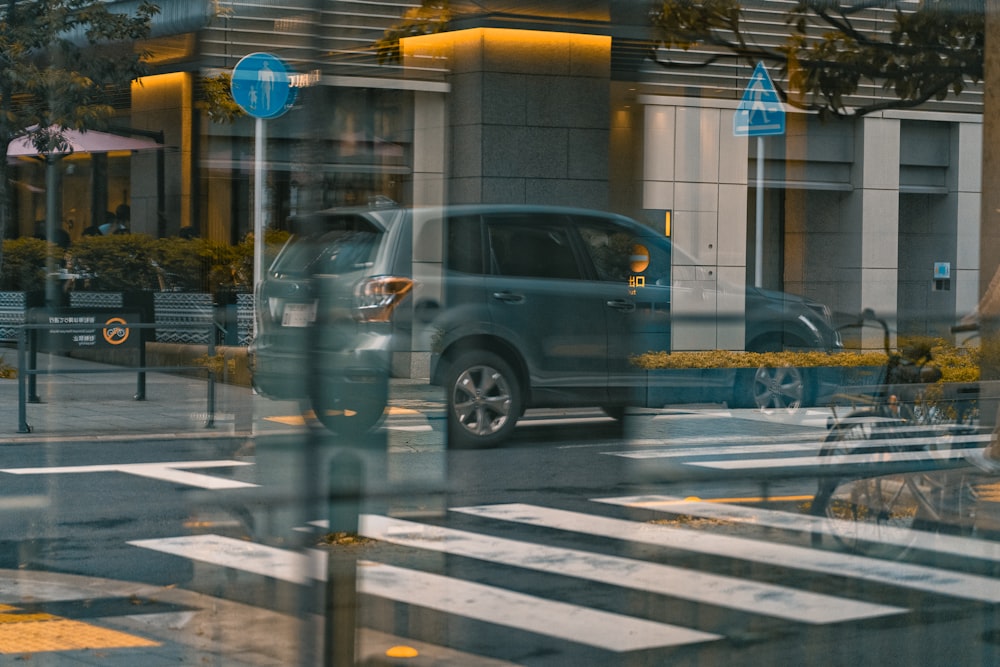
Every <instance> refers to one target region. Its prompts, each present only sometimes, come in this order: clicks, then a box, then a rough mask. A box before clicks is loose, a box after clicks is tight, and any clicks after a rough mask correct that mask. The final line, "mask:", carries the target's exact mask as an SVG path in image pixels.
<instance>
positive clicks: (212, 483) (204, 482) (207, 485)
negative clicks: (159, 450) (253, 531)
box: [0, 461, 257, 491]
mask: <svg viewBox="0 0 1000 667" xmlns="http://www.w3.org/2000/svg"><path fill="white" fill-rule="evenodd" d="M247 465H252V464H251V463H249V462H248V461H169V462H163V463H112V464H109V465H90V466H53V467H51V468H3V469H0V472H5V473H7V474H10V475H62V474H77V473H94V472H119V473H124V474H126V475H136V476H138V477H147V478H151V479H158V480H161V481H164V482H173V483H175V484H185V485H187V486H194V487H198V488H200V489H210V490H213V491H217V490H221V489H243V488H247V487H255V486H257V485H256V484H251V483H249V482H240V481H238V480H235V479H225V478H223V477H212V476H211V475H201V474H198V473H193V472H185V469H191V468H231V467H234V466H247Z"/></svg>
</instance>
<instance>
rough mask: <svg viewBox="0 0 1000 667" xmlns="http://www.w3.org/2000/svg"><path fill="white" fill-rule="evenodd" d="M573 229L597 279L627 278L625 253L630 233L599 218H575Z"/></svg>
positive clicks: (629, 247) (628, 251) (629, 245)
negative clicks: (580, 241) (574, 228)
mask: <svg viewBox="0 0 1000 667" xmlns="http://www.w3.org/2000/svg"><path fill="white" fill-rule="evenodd" d="M576 222H577V231H579V233H580V237H581V238H582V239H583V245H584V247H585V248H586V249H587V254H588V255H589V256H590V259H591V261H592V262H593V263H594V268H595V269H596V270H597V279H598V280H603V281H605V282H618V283H622V284H624V283H626V282H628V279H629V276H630V275H632V273H631V270H630V264H629V257H630V256H631V254H632V245H633V240H634V239H633V236H632V234H630V233H629V232H627V231H625V230H623V229H621V228H619V227H617V226H615V225H613V224H611V223H608V222H604V221H600V220H589V219H587V218H579V219H577V221H576Z"/></svg>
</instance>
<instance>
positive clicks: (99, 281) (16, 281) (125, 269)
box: [0, 230, 288, 292]
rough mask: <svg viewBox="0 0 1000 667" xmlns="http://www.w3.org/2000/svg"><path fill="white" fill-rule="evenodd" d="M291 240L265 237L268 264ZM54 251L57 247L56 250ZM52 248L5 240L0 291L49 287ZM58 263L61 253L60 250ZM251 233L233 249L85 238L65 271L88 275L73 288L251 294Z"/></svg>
mask: <svg viewBox="0 0 1000 667" xmlns="http://www.w3.org/2000/svg"><path fill="white" fill-rule="evenodd" d="M287 239H288V233H287V232H284V231H275V230H269V231H268V232H267V235H266V237H265V246H264V248H265V250H264V266H268V265H269V264H270V262H271V261H272V260H273V259H274V256H275V255H276V254H277V252H278V250H279V249H280V248H281V246H282V245H283V244H284V242H285V241H286V240H287ZM53 247H54V246H53ZM48 248H49V244H48V243H46V242H45V241H42V240H39V239H35V238H19V239H10V240H7V241H4V244H3V267H2V271H0V289H3V290H10V291H33V290H44V289H45V258H46V253H47V252H48ZM56 252H57V255H58V257H59V259H60V260H62V259H63V258H64V253H63V251H62V250H57V251H56ZM253 253H254V244H253V235H247V236H246V237H245V238H244V239H243V241H241V242H240V243H239V244H237V245H235V246H232V245H229V244H227V243H217V242H215V241H209V240H207V239H200V238H196V239H181V238H164V239H154V238H153V237H151V236H148V235H146V234H116V235H112V236H85V237H83V238H81V239H80V240H79V241H77V242H76V243H74V244H73V245H72V246H71V247H70V249H69V251H68V252H66V253H65V259H66V263H67V267H68V268H71V269H72V270H74V271H76V272H78V273H83V274H84V275H86V276H88V277H86V278H84V279H81V280H77V281H76V284H75V286H74V288H75V289H77V290H81V289H86V290H93V291H109V292H120V291H127V290H156V291H179V292H216V291H220V290H221V291H232V292H249V291H251V288H252V286H251V283H252V282H253Z"/></svg>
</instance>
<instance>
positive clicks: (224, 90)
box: [195, 72, 247, 124]
mask: <svg viewBox="0 0 1000 667" xmlns="http://www.w3.org/2000/svg"><path fill="white" fill-rule="evenodd" d="M232 83H233V77H232V75H231V74H229V73H227V72H223V73H221V74H219V75H218V76H206V77H202V79H201V94H202V99H200V100H198V101H197V102H196V103H195V106H197V107H198V108H199V109H201V110H202V111H204V112H205V113H206V114H207V115H208V118H209V120H211V121H212V122H213V123H227V124H231V123H234V122H236V120H237V119H239V118H242V117H243V116H245V115H247V114H246V112H245V111H244V110H243V107H241V106H240V105H239V104H237V103H236V100H234V99H233V94H232Z"/></svg>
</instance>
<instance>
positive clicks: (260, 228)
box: [253, 118, 267, 337]
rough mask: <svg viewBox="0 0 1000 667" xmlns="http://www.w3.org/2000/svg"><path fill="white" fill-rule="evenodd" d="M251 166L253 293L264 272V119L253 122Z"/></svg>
mask: <svg viewBox="0 0 1000 667" xmlns="http://www.w3.org/2000/svg"><path fill="white" fill-rule="evenodd" d="M255 128H256V131H255V133H254V134H255V139H254V166H253V181H254V182H253V193H254V194H253V293H254V295H256V294H257V285H258V283H260V279H261V277H262V276H263V274H264V144H265V143H266V142H267V136H266V134H265V126H264V119H263V118H258V119H257V120H256V122H255ZM253 309H254V317H253V334H254V336H255V337H256V335H257V299H256V298H255V299H254V305H253Z"/></svg>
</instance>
